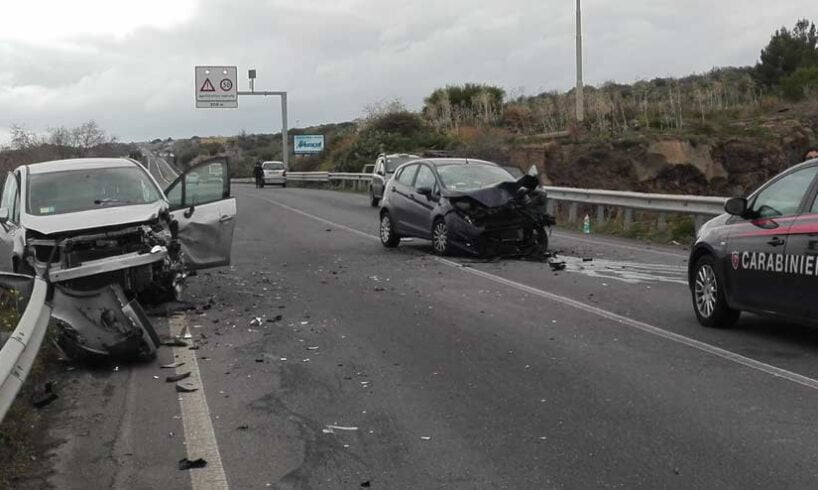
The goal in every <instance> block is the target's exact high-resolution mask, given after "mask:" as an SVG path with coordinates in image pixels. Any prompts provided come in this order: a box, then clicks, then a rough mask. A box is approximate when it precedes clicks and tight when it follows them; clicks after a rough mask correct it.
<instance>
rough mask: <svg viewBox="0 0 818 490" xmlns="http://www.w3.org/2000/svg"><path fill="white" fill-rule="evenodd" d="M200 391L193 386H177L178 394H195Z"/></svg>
mask: <svg viewBox="0 0 818 490" xmlns="http://www.w3.org/2000/svg"><path fill="white" fill-rule="evenodd" d="M196 391H199V388H194V387H193V386H189V385H180V384H177V385H176V393H194V392H196Z"/></svg>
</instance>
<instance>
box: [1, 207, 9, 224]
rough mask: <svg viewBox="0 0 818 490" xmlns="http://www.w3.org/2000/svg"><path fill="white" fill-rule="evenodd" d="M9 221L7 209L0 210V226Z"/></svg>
mask: <svg viewBox="0 0 818 490" xmlns="http://www.w3.org/2000/svg"><path fill="white" fill-rule="evenodd" d="M8 220H9V208H0V224H6V222H7V221H8Z"/></svg>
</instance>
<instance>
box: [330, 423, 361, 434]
mask: <svg viewBox="0 0 818 490" xmlns="http://www.w3.org/2000/svg"><path fill="white" fill-rule="evenodd" d="M336 430H341V431H347V432H354V431H356V430H358V428H357V427H347V426H343V425H326V426H324V433H325V434H331V433H333V432H334V431H336Z"/></svg>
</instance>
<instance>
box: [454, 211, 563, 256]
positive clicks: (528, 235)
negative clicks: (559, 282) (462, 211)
mask: <svg viewBox="0 0 818 490" xmlns="http://www.w3.org/2000/svg"><path fill="white" fill-rule="evenodd" d="M446 227H447V228H448V229H449V235H450V237H451V238H450V239H451V240H452V245H454V246H455V247H457V248H459V249H461V250H463V251H464V252H466V253H468V254H471V255H474V256H479V257H497V256H505V257H520V256H528V255H532V254H534V253H537V252H545V249H546V248H547V246H548V240H547V237H545V236H544V233H545V232H544V230H537V229H535V228H537V226H532V225H531V224H527V223H525V222H522V221H520V222H513V223H507V224H501V225H495V226H477V225H475V224H474V223H473V222H472V223H470V222H469V221H468V220H467V219H466V218H464V217H462V216H460V215H459V214H457V213H454V212H453V213H449V214H448V215H447V216H446ZM540 234H542V235H540Z"/></svg>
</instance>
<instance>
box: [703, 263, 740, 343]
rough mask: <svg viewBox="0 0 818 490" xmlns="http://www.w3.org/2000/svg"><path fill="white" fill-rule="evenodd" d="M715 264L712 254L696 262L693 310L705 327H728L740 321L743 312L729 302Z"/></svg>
mask: <svg viewBox="0 0 818 490" xmlns="http://www.w3.org/2000/svg"><path fill="white" fill-rule="evenodd" d="M715 264H716V261H715V260H714V259H713V257H712V256H710V255H705V256H704V257H702V258H700V259H699V261H698V262H697V263H696V270H695V273H694V276H693V284H692V287H691V292H692V294H693V310H694V311H695V312H696V317H697V318H698V320H699V323H701V324H702V325H704V326H705V327H714V328H728V327H731V326H733V325H734V324H735V323H736V321H738V317H739V315H740V314H741V312H740V311H738V310H734V309H732V308H730V306H729V305H728V304H727V300H726V299H725V297H724V287H723V282H722V280H721V278H720V277H719V275H718V274H717V273H716V265H715Z"/></svg>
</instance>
